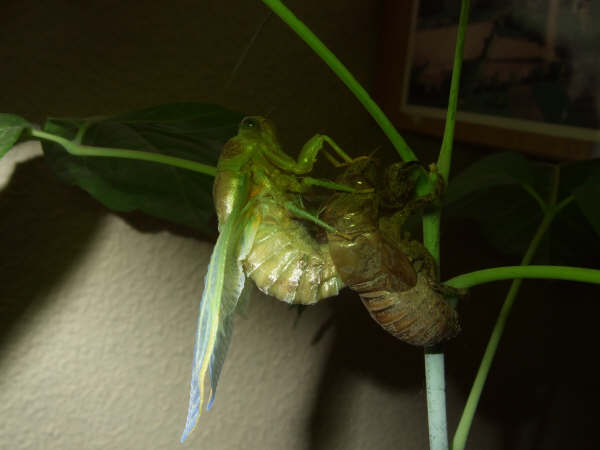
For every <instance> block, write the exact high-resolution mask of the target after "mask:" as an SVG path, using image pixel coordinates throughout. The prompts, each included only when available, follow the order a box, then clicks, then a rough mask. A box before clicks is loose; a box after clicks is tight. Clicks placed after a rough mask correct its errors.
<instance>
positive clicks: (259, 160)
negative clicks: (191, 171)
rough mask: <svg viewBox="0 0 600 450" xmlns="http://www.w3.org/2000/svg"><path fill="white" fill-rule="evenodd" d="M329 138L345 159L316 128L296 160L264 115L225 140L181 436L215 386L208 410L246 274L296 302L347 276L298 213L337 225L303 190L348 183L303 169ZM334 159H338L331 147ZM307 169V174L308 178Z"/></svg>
mask: <svg viewBox="0 0 600 450" xmlns="http://www.w3.org/2000/svg"><path fill="white" fill-rule="evenodd" d="M325 142H327V143H328V144H329V145H330V146H331V147H332V148H333V149H334V151H335V152H336V153H337V154H338V155H339V156H340V157H341V158H342V159H343V160H344V163H348V162H351V161H352V159H351V158H350V157H348V156H347V155H346V154H345V153H344V152H343V151H342V150H341V149H340V148H339V147H338V146H337V145H336V144H335V143H334V142H333V141H332V140H331V139H330V138H328V137H327V136H322V135H316V136H314V137H313V138H312V139H310V140H309V141H308V142H307V143H306V144H305V145H304V147H303V148H302V150H301V152H300V155H299V156H298V159H297V161H294V160H293V159H292V158H290V157H289V156H288V155H287V154H286V153H284V152H283V151H282V149H281V147H280V145H279V142H278V140H277V136H276V133H275V128H274V125H273V124H272V123H271V122H270V121H269V120H267V119H265V118H263V117H258V116H256V117H247V118H245V119H244V120H243V121H242V123H241V124H240V128H239V132H238V134H237V135H236V136H235V137H233V138H232V139H230V140H229V141H228V142H227V143H226V144H225V146H224V148H223V150H222V153H221V156H220V158H219V162H218V165H217V175H216V178H215V182H214V185H213V197H214V201H215V207H216V210H217V216H218V219H219V237H218V239H217V242H216V244H215V247H214V250H213V252H212V254H211V257H210V262H209V265H208V272H207V274H206V278H205V284H204V292H203V294H202V299H201V302H200V314H199V318H198V331H197V334H196V343H195V348H194V365H193V370H192V380H191V392H190V403H189V410H188V417H187V421H186V426H185V430H184V432H183V435H182V437H181V440H182V442H183V441H184V440H185V439H186V438H187V436H188V435H189V434H190V433H191V431H192V429H193V428H194V426H195V424H196V422H197V420H198V417H199V415H200V412H201V408H202V407H203V405H204V401H205V397H206V396H205V387H204V384H205V380H206V378H207V375H208V378H209V381H210V390H209V395H208V397H209V398H208V402H207V409H210V407H211V405H212V402H213V400H214V396H215V391H216V387H217V382H218V379H219V375H220V372H221V368H222V366H223V362H224V359H225V354H226V352H227V348H228V346H229V342H230V339H231V331H232V324H233V313H234V311H235V310H236V308H237V306H238V304H239V302H240V301H243V299H244V297H245V296H246V295H247V293H248V284H247V283H246V278H247V277H249V278H251V279H252V280H253V281H254V282H255V283H256V285H257V286H258V287H259V289H261V290H262V291H263V292H265V293H267V294H269V295H272V296H274V297H276V298H278V299H280V300H282V301H286V302H289V303H300V304H312V303H315V302H317V301H319V300H320V299H323V298H326V297H331V296H335V295H337V293H338V291H339V290H340V289H341V288H342V287H343V283H342V281H341V279H340V277H339V276H338V274H337V271H336V269H335V265H334V264H333V262H332V260H331V257H330V255H329V248H328V245H327V244H326V243H324V244H320V243H318V242H317V241H316V240H315V239H314V237H313V236H312V235H311V234H310V233H309V232H308V231H307V229H306V227H305V226H304V224H302V223H301V222H299V221H298V220H297V219H298V218H301V219H308V220H312V221H313V222H315V223H317V224H318V225H320V226H323V227H325V228H327V229H328V230H329V231H334V230H333V229H332V227H330V226H328V225H327V224H326V223H324V222H321V221H319V219H317V218H316V217H313V216H311V215H310V214H308V213H306V212H305V211H304V210H303V208H302V201H301V198H300V193H301V192H304V191H305V190H306V189H307V187H309V186H311V185H313V184H318V185H321V186H324V187H327V188H331V189H338V190H346V191H349V192H353V191H354V190H353V189H351V188H346V187H344V186H341V185H337V184H335V183H332V182H328V181H325V180H316V179H313V178H309V177H305V176H303V175H305V174H307V173H309V172H310V171H311V170H312V168H313V165H314V162H315V160H316V157H317V154H318V152H319V151H320V150H321V149H322V148H323V145H324V143H325ZM326 155H327V157H328V158H329V159H330V160H331V161H332V162H333V163H335V164H342V163H338V162H337V160H336V159H335V158H334V157H333V156H331V155H330V154H328V153H326ZM301 176H302V177H301Z"/></svg>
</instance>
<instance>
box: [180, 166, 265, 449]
mask: <svg viewBox="0 0 600 450" xmlns="http://www.w3.org/2000/svg"><path fill="white" fill-rule="evenodd" d="M241 177H242V180H241V181H240V183H239V184H238V185H237V187H236V192H235V194H234V196H233V198H234V201H233V207H232V211H231V214H230V216H229V217H228V219H227V221H226V222H225V223H224V224H221V227H220V233H219V237H218V239H217V242H216V244H215V247H214V249H213V252H212V254H211V257H210V262H209V264H208V272H207V274H206V278H205V279H204V292H203V293H202V299H201V301H200V314H199V317H198V331H197V334H196V343H195V346H194V365H193V369H192V380H191V386H190V403H189V409H188V416H187V420H186V425H185V429H184V431H183V435H182V436H181V441H182V442H183V441H185V439H186V438H187V437H188V436H189V434H190V433H191V432H192V430H193V429H194V427H195V425H196V423H197V421H198V417H199V416H200V412H201V408H202V406H203V404H204V400H205V392H204V391H205V387H204V386H205V380H206V376H207V375H208V376H209V377H210V398H209V402H208V404H207V409H209V408H210V407H211V405H212V402H213V400H214V394H215V391H216V388H217V382H218V379H219V375H220V374H221V369H222V366H223V362H224V361H225V354H226V353H227V349H228V347H229V343H230V341H231V331H232V327H233V313H234V311H235V309H236V306H237V303H238V300H239V298H240V296H241V295H242V292H243V291H244V285H245V281H246V278H245V276H244V272H243V270H242V266H241V260H242V259H243V257H244V255H245V254H246V253H247V252H248V250H247V249H248V248H249V247H251V245H252V240H253V236H254V234H255V233H256V232H255V229H256V227H257V224H258V221H259V218H257V217H254V216H250V214H249V210H248V208H243V207H244V204H243V202H245V201H246V199H247V193H248V182H247V179H246V177H245V176H241Z"/></svg>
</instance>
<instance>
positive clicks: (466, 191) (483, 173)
mask: <svg viewBox="0 0 600 450" xmlns="http://www.w3.org/2000/svg"><path fill="white" fill-rule="evenodd" d="M535 184H537V183H536V177H535V173H534V171H533V169H532V165H531V163H530V162H529V161H528V160H527V159H526V158H525V157H524V156H522V155H520V154H518V153H510V152H506V153H497V154H494V155H491V156H488V157H486V158H483V159H481V160H479V161H477V162H476V163H475V164H472V165H471V166H469V167H468V168H467V169H465V170H464V171H463V172H461V173H460V174H458V175H457V176H455V177H454V178H452V179H451V181H450V183H449V185H448V189H447V190H446V193H445V196H444V204H445V205H450V204H452V203H454V202H457V201H459V200H461V199H464V198H465V197H468V196H469V195H471V194H474V193H476V192H477V191H481V190H484V189H487V188H492V187H495V186H508V185H526V186H534V185H535Z"/></svg>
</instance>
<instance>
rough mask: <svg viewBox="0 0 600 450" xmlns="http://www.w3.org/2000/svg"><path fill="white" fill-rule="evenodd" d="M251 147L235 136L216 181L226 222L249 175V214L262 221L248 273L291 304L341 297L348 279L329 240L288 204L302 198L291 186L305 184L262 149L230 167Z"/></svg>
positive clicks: (248, 258)
mask: <svg viewBox="0 0 600 450" xmlns="http://www.w3.org/2000/svg"><path fill="white" fill-rule="evenodd" d="M242 144H243V143H242ZM246 149H247V147H245V146H243V145H238V143H237V142H236V140H235V139H232V140H230V141H229V142H228V145H226V147H225V148H224V150H223V152H222V154H221V158H220V160H219V166H218V168H217V175H216V178H215V183H214V185H213V196H214V201H215V206H216V210H217V215H218V217H219V223H220V224H221V223H222V222H223V221H225V220H227V218H228V217H229V214H230V212H231V205H232V204H233V201H232V198H231V193H232V192H236V189H235V187H236V186H237V183H240V182H242V181H241V180H242V179H243V176H247V180H246V181H247V182H248V183H249V190H248V198H247V199H246V202H245V203H246V208H245V209H246V213H245V214H246V217H250V216H251V217H253V219H254V220H257V222H258V224H259V225H258V227H257V230H256V234H255V235H254V237H253V242H252V245H251V247H250V250H249V252H248V253H247V255H246V256H245V258H244V259H243V260H242V267H243V269H244V272H245V273H246V275H247V276H248V277H249V278H251V279H252V280H253V281H254V283H255V284H256V286H257V287H258V289H260V290H261V291H262V292H264V293H265V294H268V295H271V296H273V297H275V298H277V299H279V300H281V301H284V302H287V303H299V304H313V303H316V302H318V301H319V300H321V299H324V298H327V297H332V296H335V295H337V294H338V292H339V290H340V289H341V288H342V287H343V283H342V281H341V279H340V277H339V276H338V274H337V270H336V268H335V265H334V264H333V261H332V260H331V256H330V255H329V248H328V245H327V242H318V241H317V239H316V237H315V236H314V234H312V233H311V232H309V229H308V227H307V226H306V223H305V222H303V221H302V220H298V219H296V218H294V217H293V216H292V214H291V213H290V211H289V210H288V209H286V206H285V205H286V203H294V202H295V200H296V197H295V195H296V194H292V193H291V192H289V189H296V188H298V186H300V183H299V182H298V180H297V178H296V177H295V176H294V175H292V174H289V173H286V172H283V171H281V170H280V169H278V168H276V167H274V166H273V165H271V164H270V163H269V162H268V161H266V160H265V159H264V158H261V156H260V154H258V153H255V154H253V155H251V157H250V158H249V159H248V161H247V162H246V163H245V164H244V165H243V166H242V167H241V168H240V170H238V171H232V170H228V164H227V160H228V159H232V158H238V159H239V158H240V155H241V154H242V152H243V151H244V150H246ZM246 151H247V150H246Z"/></svg>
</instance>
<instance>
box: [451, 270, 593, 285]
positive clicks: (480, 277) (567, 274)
mask: <svg viewBox="0 0 600 450" xmlns="http://www.w3.org/2000/svg"><path fill="white" fill-rule="evenodd" d="M521 278H540V279H554V280H566V281H579V282H582V283H596V284H600V270H597V269H588V268H584V267H570V266H506V267H494V268H490V269H483V270H476V271H475V272H469V273H464V274H462V275H459V276H456V277H454V278H451V279H449V280H448V281H446V282H444V284H445V285H446V286H450V287H454V288H457V289H467V288H470V287H472V286H476V285H478V284H483V283H490V282H492V281H500V280H512V279H521Z"/></svg>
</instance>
